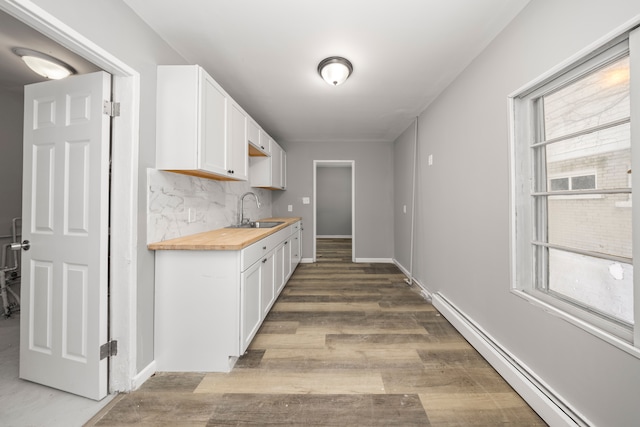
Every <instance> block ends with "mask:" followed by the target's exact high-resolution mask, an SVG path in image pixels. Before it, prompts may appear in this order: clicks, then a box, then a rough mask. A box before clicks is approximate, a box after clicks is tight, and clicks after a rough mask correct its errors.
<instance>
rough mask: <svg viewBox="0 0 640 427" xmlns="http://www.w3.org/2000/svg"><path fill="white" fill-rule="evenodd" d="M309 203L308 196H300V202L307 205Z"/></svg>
mask: <svg viewBox="0 0 640 427" xmlns="http://www.w3.org/2000/svg"><path fill="white" fill-rule="evenodd" d="M309 203H311V202H310V201H309V198H308V197H303V198H302V204H303V205H308V204H309Z"/></svg>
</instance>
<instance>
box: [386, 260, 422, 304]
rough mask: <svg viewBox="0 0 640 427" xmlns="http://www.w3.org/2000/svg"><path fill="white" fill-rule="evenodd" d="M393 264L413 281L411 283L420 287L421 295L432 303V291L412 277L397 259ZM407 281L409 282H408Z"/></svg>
mask: <svg viewBox="0 0 640 427" xmlns="http://www.w3.org/2000/svg"><path fill="white" fill-rule="evenodd" d="M393 263H394V264H395V265H396V267H398V268H399V269H400V271H402V273H403V274H404V275H405V276H407V278H408V279H411V281H412V282H413V283H414V284H416V285H418V287H419V288H420V293H421V294H422V297H423V298H424V299H425V300H427V301H429V302H431V291H430V290H429V289H428V288H427V287H426V286H425V285H424V284H422V283H420V281H419V280H418V279H416V278H415V277H411V273H409V270H407V269H406V268H404V266H403V265H402V264H400V263H399V262H398V260H397V259H395V258H394V259H393ZM408 279H407V280H408Z"/></svg>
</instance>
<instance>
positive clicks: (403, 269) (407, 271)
mask: <svg viewBox="0 0 640 427" xmlns="http://www.w3.org/2000/svg"><path fill="white" fill-rule="evenodd" d="M391 261H392V262H393V263H394V264H395V265H396V267H398V268H399V269H400V271H402V273H403V274H404V275H405V276H407V277H411V273H409V270H407V269H406V268H404V266H403V265H402V264H400V263H399V262H398V260H397V259H395V258H393V259H392V260H391Z"/></svg>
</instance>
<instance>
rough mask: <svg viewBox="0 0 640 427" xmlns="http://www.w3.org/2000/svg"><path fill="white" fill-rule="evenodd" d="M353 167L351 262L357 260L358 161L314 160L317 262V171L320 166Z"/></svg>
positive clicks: (314, 213) (314, 218)
mask: <svg viewBox="0 0 640 427" xmlns="http://www.w3.org/2000/svg"><path fill="white" fill-rule="evenodd" d="M323 166H324V167H326V166H334V167H351V262H356V161H355V160H314V161H313V262H316V240H317V223H318V221H317V217H318V203H317V194H318V192H317V186H318V180H317V173H318V167H323Z"/></svg>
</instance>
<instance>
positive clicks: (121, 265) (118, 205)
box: [0, 1, 139, 425]
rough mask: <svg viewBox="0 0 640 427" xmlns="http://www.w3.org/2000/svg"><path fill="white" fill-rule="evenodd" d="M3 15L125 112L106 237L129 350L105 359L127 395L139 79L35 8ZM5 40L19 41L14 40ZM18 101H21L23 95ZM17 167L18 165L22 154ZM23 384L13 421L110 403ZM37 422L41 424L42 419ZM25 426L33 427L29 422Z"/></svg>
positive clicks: (117, 129)
mask: <svg viewBox="0 0 640 427" xmlns="http://www.w3.org/2000/svg"><path fill="white" fill-rule="evenodd" d="M5 12H6V15H7V16H8V17H10V18H13V19H14V20H15V21H17V22H19V23H20V25H22V26H23V27H25V28H27V29H30V30H31V31H35V32H37V33H38V34H39V37H43V38H44V39H45V40H47V43H51V44H59V45H64V46H69V50H68V52H70V53H71V55H75V56H77V57H79V58H80V59H82V61H85V62H88V63H91V64H95V65H93V66H94V67H95V69H98V70H100V69H102V70H105V71H107V72H108V73H110V74H111V75H112V76H113V82H114V85H113V95H114V97H115V98H116V99H118V100H119V101H120V103H121V106H122V107H123V111H125V113H123V114H122V115H121V116H120V117H119V119H118V120H117V121H115V122H114V124H113V127H112V142H113V145H114V146H117V147H118V148H117V150H115V151H114V153H113V157H112V165H113V166H112V174H111V176H112V182H113V186H112V189H111V192H112V196H111V204H110V211H111V224H112V229H113V232H112V236H111V246H112V250H113V248H114V247H116V248H117V249H119V251H118V252H119V253H120V254H125V256H124V257H123V256H118V257H112V259H111V263H110V276H111V283H114V286H112V288H111V293H112V298H111V313H112V314H111V319H114V318H117V319H118V322H113V320H112V322H111V329H112V334H113V335H117V336H120V337H121V338H123V339H124V340H125V341H126V342H127V344H129V346H125V347H124V349H123V351H122V352H121V353H120V355H121V356H122V357H121V358H119V360H117V361H115V360H111V361H110V365H111V371H112V372H113V373H114V374H113V375H112V376H111V378H110V379H109V392H110V393H113V392H116V391H128V390H130V389H131V388H132V387H133V384H132V378H133V376H134V375H135V371H134V369H135V362H134V361H133V362H132V360H131V358H134V360H135V344H136V343H135V339H132V338H131V337H135V336H136V329H135V311H134V310H135V309H134V307H135V305H136V303H135V298H134V296H135V286H134V284H135V280H134V279H135V275H136V261H135V258H132V257H131V251H132V250H133V248H134V247H135V245H134V242H135V236H136V235H137V232H136V226H135V224H136V217H135V212H136V207H135V204H136V203H137V166H134V167H132V166H131V165H134V164H135V163H134V162H133V161H132V160H133V159H136V155H137V151H138V148H137V147H138V136H137V127H138V125H137V123H138V116H137V109H136V108H133V106H134V105H138V104H139V75H138V73H137V72H136V71H135V70H133V69H132V68H130V67H129V66H127V65H126V64H124V63H122V62H121V61H119V60H118V59H116V58H115V57H113V56H111V55H110V54H109V53H107V52H106V51H104V50H102V49H101V48H100V47H98V46H96V45H94V44H93V43H92V42H90V41H89V40H87V39H86V38H84V37H83V36H82V35H80V34H79V33H77V32H76V31H74V30H72V29H71V28H69V27H68V26H66V25H65V24H63V23H62V22H60V21H59V20H57V19H56V18H55V17H53V16H51V15H49V14H48V13H47V12H45V11H43V10H41V9H39V8H36V7H34V8H31V7H30V6H29V5H28V4H27V5H23V4H15V3H10V2H5V1H2V2H0V14H5ZM2 29H3V30H4V29H6V27H5V26H3V28H2ZM0 37H1V35H0ZM5 38H6V39H13V40H19V39H15V38H13V37H5ZM27 72H28V71H27ZM83 72H84V71H83ZM19 98H20V99H21V98H22V96H20V97H19ZM19 110H20V114H19V122H20V123H22V106H20V107H19ZM20 142H21V138H20ZM21 151H22V150H20V154H21ZM17 163H18V164H20V165H21V164H22V159H21V156H20V160H19V161H18V162H17ZM124 183H127V184H124ZM18 193H20V191H18ZM12 215H13V214H12ZM0 226H1V224H0ZM0 234H4V233H0ZM125 257H126V259H125ZM113 295H115V297H114V296H113ZM121 331H122V332H121ZM114 365H116V368H114ZM22 383H24V384H26V386H25V388H26V390H27V391H25V392H20V391H19V390H14V392H13V393H12V395H15V396H17V400H16V402H18V404H17V405H15V407H14V408H13V409H12V411H13V412H15V414H14V415H17V416H18V417H20V416H22V414H21V413H28V412H30V410H29V409H27V408H25V407H24V405H22V404H20V402H22V403H27V402H29V403H30V404H32V405H35V406H37V410H35V411H31V412H36V413H38V414H40V415H42V414H45V415H48V416H50V417H51V416H54V417H55V414H58V413H64V416H66V417H68V416H71V414H74V415H73V416H75V415H78V417H79V418H82V417H85V419H88V418H89V417H90V416H91V415H93V414H95V412H96V411H97V409H96V408H99V407H100V406H104V404H106V403H107V402H108V400H109V399H104V400H102V401H101V402H94V401H90V400H88V399H84V398H81V397H78V396H74V395H71V394H69V393H63V392H57V391H55V390H53V389H49V388H46V387H42V386H39V385H36V384H33V383H29V382H26V381H23V382H22ZM40 389H41V390H44V394H46V395H47V396H46V397H45V398H43V399H42V401H40V400H38V397H37V395H38V393H39V390H40ZM21 393H26V394H21ZM20 396H22V397H20ZM25 396H28V397H25ZM5 403H8V402H5ZM46 405H48V408H50V409H52V410H55V408H56V407H57V408H58V409H59V410H57V411H56V412H53V413H52V412H48V411H47V407H45V406H46ZM9 415H11V414H9ZM36 415H37V414H36ZM86 415H88V417H87V416H86ZM3 421H7V419H3ZM54 421H55V419H48V420H47V422H52V423H53V424H51V425H55V422H54ZM41 422H44V420H43V421H41ZM29 424H33V422H30V423H29ZM35 424H38V423H35Z"/></svg>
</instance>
